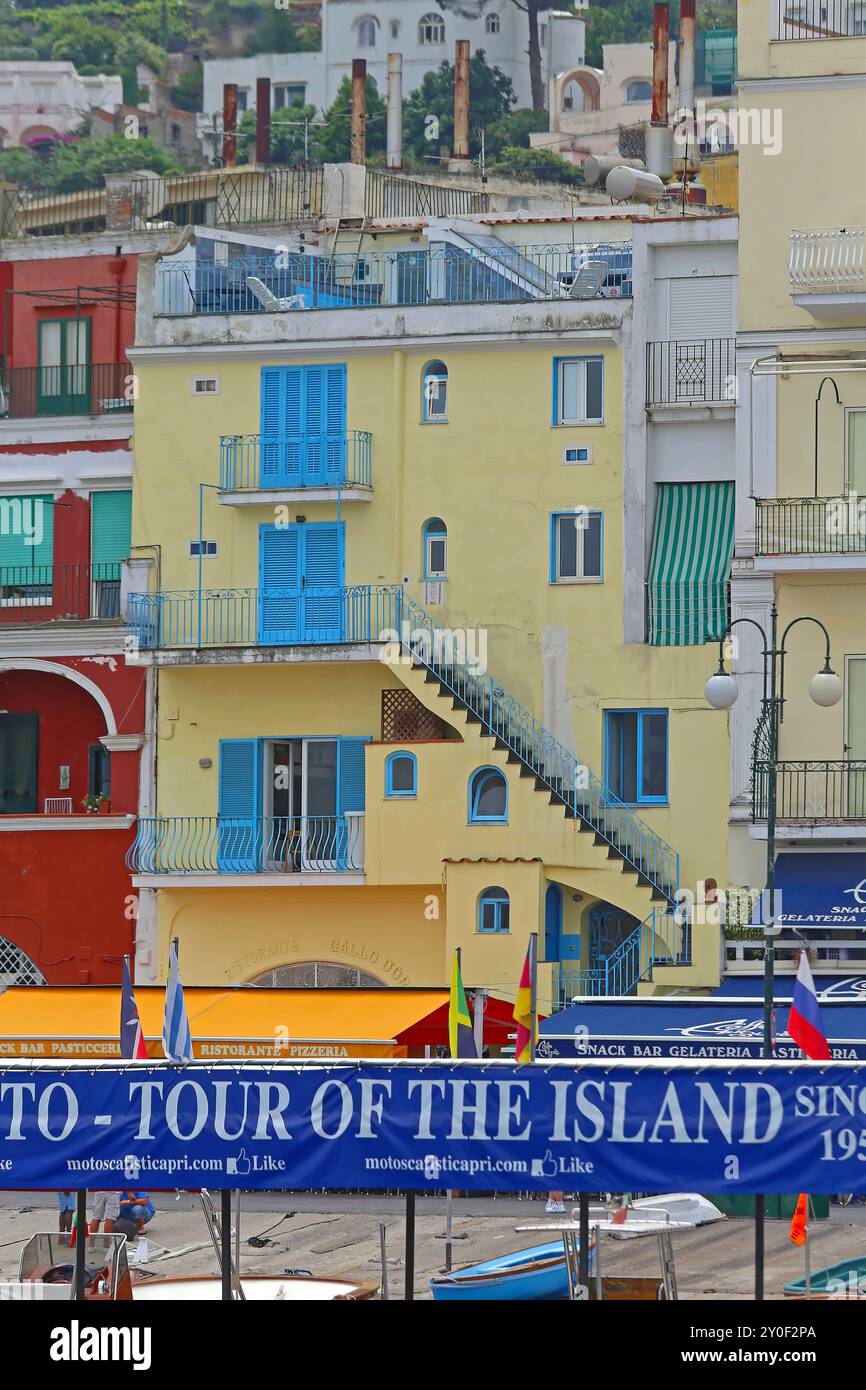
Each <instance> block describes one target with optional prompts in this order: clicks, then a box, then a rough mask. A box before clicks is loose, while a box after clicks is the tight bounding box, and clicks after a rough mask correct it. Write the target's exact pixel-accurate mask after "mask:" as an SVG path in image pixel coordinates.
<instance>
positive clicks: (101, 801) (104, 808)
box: [81, 792, 111, 816]
mask: <svg viewBox="0 0 866 1390" xmlns="http://www.w3.org/2000/svg"><path fill="white" fill-rule="evenodd" d="M81 804H82V806H83V807H84V809H85V811H86V812H87V814H88V815H89V816H107V815H108V814H109V812H110V811H111V802H110V801H109V799H108V797H107V796H104V795H103V793H102V792H96V793H94V792H88V793H87V795H86V796H85V797H84V798H83V799H82V802H81Z"/></svg>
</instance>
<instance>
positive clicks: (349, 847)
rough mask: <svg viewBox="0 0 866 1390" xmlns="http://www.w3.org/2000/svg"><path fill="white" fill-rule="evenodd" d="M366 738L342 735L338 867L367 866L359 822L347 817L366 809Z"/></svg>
mask: <svg viewBox="0 0 866 1390" xmlns="http://www.w3.org/2000/svg"><path fill="white" fill-rule="evenodd" d="M366 742H367V739H364V738H341V739H340V740H339V742H338V744H337V837H336V839H337V867H338V868H339V869H359V870H360V869H363V867H364V865H363V862H362V860H361V846H360V835H359V832H358V822H357V821H355V820H347V819H346V817H347V816H351V815H352V813H353V812H358V811H363V810H364V808H365V805H366V799H365V782H366V779H365V753H364V745H365V743H366Z"/></svg>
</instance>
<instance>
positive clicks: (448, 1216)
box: [445, 946, 463, 1274]
mask: <svg viewBox="0 0 866 1390" xmlns="http://www.w3.org/2000/svg"><path fill="white" fill-rule="evenodd" d="M454 954H455V956H456V957H457V970H458V973H459V975H460V979H461V980H462V979H463V952H462V951H461V949H460V947H459V946H458V947H457V948H456V949H455V951H454ZM453 1219H454V1193H453V1191H452V1189H451V1188H450V1187H447V1188H446V1189H445V1273H446V1274H450V1273H451V1231H452V1225H453Z"/></svg>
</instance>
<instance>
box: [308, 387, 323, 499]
mask: <svg viewBox="0 0 866 1390" xmlns="http://www.w3.org/2000/svg"><path fill="white" fill-rule="evenodd" d="M303 430H304V436H305V442H306V457H305V460H304V482H305V484H306V485H307V486H308V487H323V486H324V483H325V368H324V367H306V368H305V370H304V415H303Z"/></svg>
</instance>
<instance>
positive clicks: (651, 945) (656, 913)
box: [559, 908, 692, 1009]
mask: <svg viewBox="0 0 866 1390" xmlns="http://www.w3.org/2000/svg"><path fill="white" fill-rule="evenodd" d="M691 947H692V933H691V927H690V925H689V923H688V922H686V921H680V920H679V919H678V916H677V914H676V913H675V912H671V911H669V910H668V909H666V908H653V910H652V912H651V913H650V914H649V916H648V917H647V918H646V920H645V921H644V922H641V924H640V926H637V927H635V929H634V931H633V932H631V933H630V934H629V935H628V936H627V937H626V939H625V941H623V942H621V943H620V945H619V946H617V947H616V949H615V950H614V951H612V952H611V954H610V955H609V956H607V957H606V958H605V959H604V960H600V961H599V962H598V963H597V964H596V965H594V966H591V967H590V968H589V969H586V970H566V969H562V970H560V974H559V1007H560V1008H561V1009H564V1008H566V1007H567V1006H568V1005H569V1004H570V1003H571V1000H572V999H574V998H576V997H578V996H587V995H624V994H634V992H635V990H636V989H637V987H638V985H639V984H640V982H641V980H648V979H651V978H652V971H653V966H655V965H691V961H692V956H691Z"/></svg>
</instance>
